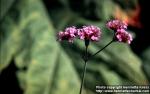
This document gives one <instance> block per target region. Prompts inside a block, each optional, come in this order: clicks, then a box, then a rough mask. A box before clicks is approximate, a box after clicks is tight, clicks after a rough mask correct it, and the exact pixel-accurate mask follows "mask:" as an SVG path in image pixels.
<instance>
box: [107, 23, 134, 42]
mask: <svg viewBox="0 0 150 94" xmlns="http://www.w3.org/2000/svg"><path fill="white" fill-rule="evenodd" d="M106 26H107V27H108V28H110V29H112V30H114V32H115V36H114V37H115V39H116V40H117V41H119V42H124V43H128V44H130V43H131V41H132V40H133V38H132V35H131V34H130V33H129V32H127V31H126V29H127V24H126V23H124V22H122V21H120V20H112V21H109V22H108V23H107V24H106Z"/></svg>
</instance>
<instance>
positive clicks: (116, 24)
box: [106, 20, 127, 31]
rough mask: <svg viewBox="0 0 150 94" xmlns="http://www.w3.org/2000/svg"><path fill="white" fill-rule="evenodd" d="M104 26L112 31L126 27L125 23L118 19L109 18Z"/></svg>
mask: <svg viewBox="0 0 150 94" xmlns="http://www.w3.org/2000/svg"><path fill="white" fill-rule="evenodd" d="M106 26H107V27H108V28H110V29H112V30H114V31H117V30H118V29H127V24H126V23H125V22H122V21H120V20H111V21H109V22H108V23H107V24H106Z"/></svg>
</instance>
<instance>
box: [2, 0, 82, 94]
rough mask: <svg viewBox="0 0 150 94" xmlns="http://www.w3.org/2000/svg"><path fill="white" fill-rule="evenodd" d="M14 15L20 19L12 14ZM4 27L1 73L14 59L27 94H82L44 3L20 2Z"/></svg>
mask: <svg viewBox="0 0 150 94" xmlns="http://www.w3.org/2000/svg"><path fill="white" fill-rule="evenodd" d="M33 3H34V5H33ZM16 10H17V11H16ZM14 13H15V14H17V15H18V17H17V18H16V17H15V16H12V15H11V14H14ZM2 26H3V27H2V30H3V32H2V34H1V36H2V37H1V43H2V44H1V60H2V62H1V63H0V66H1V67H0V69H1V71H2V70H3V69H4V68H5V67H7V66H8V64H9V63H10V60H11V59H15V62H16V66H17V67H18V68H19V71H18V72H17V76H18V79H19V81H20V86H21V87H22V89H23V90H24V93H25V94H49V93H50V94H59V93H60V92H62V93H61V94H76V93H77V92H79V86H80V83H79V82H80V81H79V79H78V75H77V73H76V70H75V69H74V67H73V66H72V64H71V60H70V59H69V58H68V57H67V55H66V53H65V52H63V51H61V47H60V46H59V45H58V43H57V41H56V37H55V33H54V28H53V26H52V23H51V21H50V20H49V19H48V17H47V15H46V11H45V9H44V7H43V4H42V2H40V1H39V0H26V1H23V0H22V1H18V2H17V3H16V5H15V7H14V9H13V10H12V11H11V13H10V14H8V15H7V16H6V17H5V18H4V22H3V23H2ZM5 41H6V42H5ZM60 54H61V55H60ZM24 69H25V70H24ZM72 77H73V78H72Z"/></svg>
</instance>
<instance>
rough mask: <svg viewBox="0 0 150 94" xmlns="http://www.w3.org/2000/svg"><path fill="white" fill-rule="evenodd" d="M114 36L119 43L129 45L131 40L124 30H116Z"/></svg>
mask: <svg viewBox="0 0 150 94" xmlns="http://www.w3.org/2000/svg"><path fill="white" fill-rule="evenodd" d="M115 35H116V38H117V40H118V41H119V42H124V43H128V44H130V43H131V41H132V40H133V39H132V36H131V34H130V33H128V32H127V31H125V30H124V29H118V30H117V32H116V34H115Z"/></svg>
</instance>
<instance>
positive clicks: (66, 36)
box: [58, 26, 77, 42]
mask: <svg viewBox="0 0 150 94" xmlns="http://www.w3.org/2000/svg"><path fill="white" fill-rule="evenodd" d="M76 35H77V29H76V27H74V26H72V27H68V28H66V29H65V31H64V32H62V31H61V32H59V33H58V40H59V41H62V40H67V41H69V42H73V40H74V38H75V37H76Z"/></svg>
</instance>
